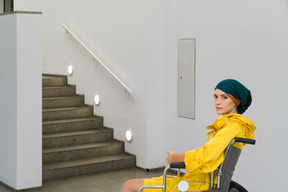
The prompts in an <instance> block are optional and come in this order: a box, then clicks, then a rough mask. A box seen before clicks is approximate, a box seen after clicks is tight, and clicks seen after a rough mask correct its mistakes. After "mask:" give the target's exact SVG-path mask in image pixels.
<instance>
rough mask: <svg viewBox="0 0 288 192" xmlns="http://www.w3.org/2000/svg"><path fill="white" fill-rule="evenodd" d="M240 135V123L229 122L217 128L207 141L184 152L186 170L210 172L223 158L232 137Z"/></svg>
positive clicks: (192, 172) (193, 172)
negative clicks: (196, 147)
mask: <svg viewBox="0 0 288 192" xmlns="http://www.w3.org/2000/svg"><path fill="white" fill-rule="evenodd" d="M239 136H242V128H241V125H240V124H238V123H236V122H231V123H229V124H227V125H226V126H225V127H223V128H222V129H221V130H219V131H218V132H217V133H216V134H215V136H213V137H212V138H211V139H210V141H209V142H207V143H206V144H205V145H203V146H202V147H200V148H198V149H194V150H191V151H187V152H185V158H184V162H185V164H186V170H187V171H188V172H189V173H191V174H199V173H210V172H212V171H214V170H215V169H216V168H217V167H218V166H219V165H220V164H221V163H222V161H223V159H224V150H225V149H226V147H227V146H228V144H229V143H230V141H231V140H232V139H233V138H234V137H239Z"/></svg>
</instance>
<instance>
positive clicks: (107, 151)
mask: <svg viewBox="0 0 288 192" xmlns="http://www.w3.org/2000/svg"><path fill="white" fill-rule="evenodd" d="M123 152H124V142H121V141H116V140H114V141H110V142H101V143H89V144H81V145H74V146H69V147H58V148H51V149H43V156H42V161H43V163H52V162H60V161H69V160H75V159H83V158H91V157H99V156H107V155H116V154H120V153H123Z"/></svg>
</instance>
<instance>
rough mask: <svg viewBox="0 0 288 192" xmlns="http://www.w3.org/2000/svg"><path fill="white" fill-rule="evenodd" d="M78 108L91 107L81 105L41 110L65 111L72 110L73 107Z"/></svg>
mask: <svg viewBox="0 0 288 192" xmlns="http://www.w3.org/2000/svg"><path fill="white" fill-rule="evenodd" d="M80 108H91V106H90V105H82V106H78V107H61V108H49V109H42V110H43V112H49V111H65V110H73V109H80Z"/></svg>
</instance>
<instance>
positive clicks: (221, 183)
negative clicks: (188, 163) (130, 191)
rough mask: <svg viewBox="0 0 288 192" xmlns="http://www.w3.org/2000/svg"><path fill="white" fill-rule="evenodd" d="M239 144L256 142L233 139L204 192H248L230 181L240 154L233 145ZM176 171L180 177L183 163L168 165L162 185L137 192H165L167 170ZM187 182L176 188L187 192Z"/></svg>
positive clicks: (147, 187)
mask: <svg viewBox="0 0 288 192" xmlns="http://www.w3.org/2000/svg"><path fill="white" fill-rule="evenodd" d="M235 142H240V143H244V144H251V145H255V143H256V141H255V140H253V139H245V138H239V137H236V138H234V139H233V140H232V141H231V142H230V144H229V145H228V147H227V151H226V154H225V157H224V160H223V162H222V164H221V165H220V167H219V168H217V169H216V170H215V171H213V172H212V173H211V182H210V189H209V190H206V191H205V192H248V191H247V190H246V189H245V188H244V187H243V186H241V185H240V184H238V183H237V182H235V181H232V180H231V178H232V176H233V172H234V170H235V167H236V164H237V162H238V159H239V156H240V154H241V149H238V148H237V147H234V146H233V143H235ZM170 169H172V170H175V169H176V170H177V169H178V174H177V176H180V175H181V169H185V164H184V163H171V164H170V165H168V166H167V167H166V168H165V170H164V173H163V185H144V186H142V187H141V188H140V189H139V190H138V192H141V191H143V189H162V191H163V192H166V180H167V177H171V176H170V175H168V170H170ZM215 175H218V182H217V184H214V177H215ZM188 182H189V181H180V182H179V183H178V186H177V188H178V189H179V191H181V192H186V191H187V192H189V191H188V188H189V184H188ZM169 192H170V191H169Z"/></svg>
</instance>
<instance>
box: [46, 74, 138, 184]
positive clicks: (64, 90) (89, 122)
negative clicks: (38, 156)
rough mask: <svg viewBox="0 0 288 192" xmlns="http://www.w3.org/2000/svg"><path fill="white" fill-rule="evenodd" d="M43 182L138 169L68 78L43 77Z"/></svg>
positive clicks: (133, 157)
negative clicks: (68, 81) (124, 169)
mask: <svg viewBox="0 0 288 192" xmlns="http://www.w3.org/2000/svg"><path fill="white" fill-rule="evenodd" d="M42 87H43V88H42V89H43V92H42V97H43V104H42V105H43V117H42V119H43V143H42V146H43V155H42V162H43V177H42V179H43V181H46V180H51V179H57V178H64V177H70V176H77V175H84V174H91V173H97V172H103V171H111V170H117V169H122V168H129V167H134V166H135V164H136V158H135V156H134V155H130V154H127V153H125V152H124V142H123V141H118V140H115V139H113V129H111V128H107V127H104V126H103V117H100V116H95V115H93V106H89V105H85V104H84V96H83V95H78V94H76V87H75V86H74V85H68V84H67V77H66V76H56V75H46V74H45V75H43V78H42Z"/></svg>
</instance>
